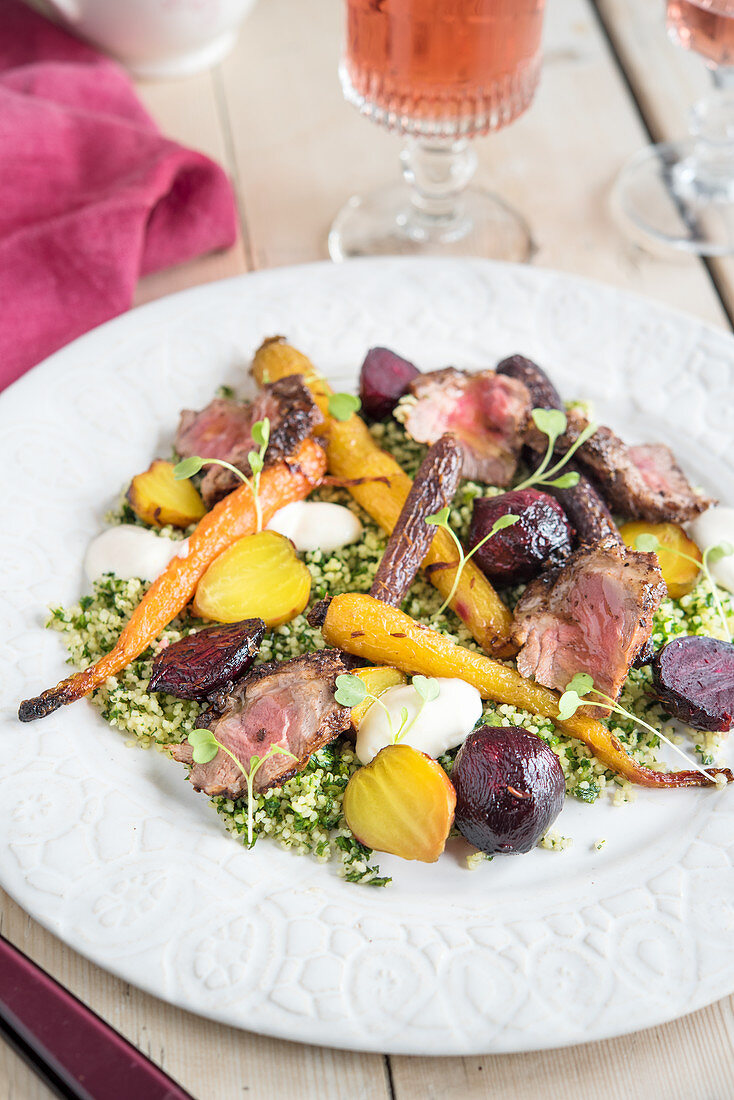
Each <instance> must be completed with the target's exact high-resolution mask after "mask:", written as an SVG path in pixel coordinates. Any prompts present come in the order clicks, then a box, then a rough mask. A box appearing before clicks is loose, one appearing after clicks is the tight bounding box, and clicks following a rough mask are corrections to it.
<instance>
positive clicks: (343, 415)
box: [329, 393, 362, 420]
mask: <svg viewBox="0 0 734 1100" xmlns="http://www.w3.org/2000/svg"><path fill="white" fill-rule="evenodd" d="M361 408H362V402H361V401H360V399H359V398H358V397H357V395H356V394H355V393H332V394H331V395H330V397H329V416H333V417H334V419H335V420H349V417H350V416H351V415H352V413H356V412H359V410H360V409H361Z"/></svg>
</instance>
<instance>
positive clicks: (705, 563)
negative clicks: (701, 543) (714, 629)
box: [635, 534, 734, 642]
mask: <svg viewBox="0 0 734 1100" xmlns="http://www.w3.org/2000/svg"><path fill="white" fill-rule="evenodd" d="M635 550H641V551H642V552H643V553H646V554H650V553H652V554H659V553H660V552H661V551H663V552H665V553H668V554H675V555H676V557H679V558H683V559H684V560H685V561H689V562H692V564H693V565H695V566H697V567H698V569H699V570H700V571H701V573H703V575H704V577H705V578H706V584H707V585H708V587H709V591H710V593H711V597H712V599H713V601H714V605H715V607H716V611H717V613H718V616H719V619H720V620H721V626H722V628H723V631H724V633H725V634H726V640H727V641H728V642H730V641H731V630H730V629H729V620H728V618H727V615H726V612H725V611H724V607H723V604H722V602H721V597H720V596H719V589H718V588H717V586H716V581H715V580H714V578H713V577H712V575H711V570H710V569H709V566H710V565H715V564H716V562H717V561H721V559H722V558H728V557H730V556H731V555H732V554H734V546H732V544H731V543H730V542H719V543H717V544H716V546H707V547H706V549H705V550H704V552H703V554H702V555H701V558H702V560H701V561H698V559H697V558H694V557H693V556H692V555H691V554H686V553H684V551H683V550H678V549H677V548H676V547H674V546H668V545H667V543H661V542H660V539H659V538H658V537H657V536H656V535H652V534H649V535H638V536H637V538H636V539H635Z"/></svg>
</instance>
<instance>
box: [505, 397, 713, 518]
mask: <svg viewBox="0 0 734 1100" xmlns="http://www.w3.org/2000/svg"><path fill="white" fill-rule="evenodd" d="M587 424H588V421H587V420H586V418H585V417H584V416H583V415H582V414H581V413H579V412H578V411H577V410H573V409H572V410H571V411H570V412H569V413H568V428H567V430H566V432H565V434H564V435H563V436H561V438H560V439H559V440H558V443H557V444H556V453H557V454H564V453H565V452H566V451H567V450H568V448H569V447H570V446H571V445H572V444H573V443H575V442H576V440H577V439H578V437H579V435H580V434H581V432H582V431H583V430H584V428H585V427H586V426H587ZM543 439H544V437H542V436H540V434H539V433H538V432H537V430H536V429H531V430H530V431H529V432H528V437H527V442H528V443H529V444H530V446H532V447H533V448H534V449H536V450H537V449H539V448H540V447H542V446H543ZM575 459H576V460H577V461H578V464H579V466H581V468H582V469H583V470H584V472H585V473H586V474H588V475H589V476H590V477H592V478H593V479H594V481H595V483H596V484H597V485H598V487H599V489H600V491H601V493H602V494H603V495H604V498H605V499H606V501H607V503H608V505H609V506H610V508H612V510H613V511H615V512H619V513H620V514H622V515H624V516H628V517H630V518H633V519H644V520H647V521H648V522H650V523H665V522H672V523H686V522H687V521H688V520H691V519H693V518H694V517H695V516H697V515H699V514H700V513H701V512H705V511H706V509H707V508H710V507H711V505H712V504H715V503H716V501H715V500H713V499H712V498H711V497H706V496H703V495H699V494H697V493H695V492H694V490H693V488H692V486H691V484H690V482H689V481H688V479H687V477H686V475H685V474H684V473H683V471H682V470H681V468H680V466H679V465H678V463H677V462H676V461H675V457H674V455H673V452H672V451H671V450H670V448H669V447H667V446H666V445H665V444H664V443H644V444H641V445H640V446H638V447H628V446H627V444H626V443H624V442H623V441H622V440H621V439H620V438H619V436H618V435H615V433H614V432H613V431H612V430H611V428H607V427H605V426H604V425H600V426H599V427H598V428H597V430H596V431H595V433H594V435H593V436H592V437H591V438H590V439H589V440H587V442H586V443H584V445H583V446H582V447H580V448H579V450H578V451H577V452H576V455H575Z"/></svg>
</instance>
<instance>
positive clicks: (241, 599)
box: [193, 531, 311, 629]
mask: <svg viewBox="0 0 734 1100" xmlns="http://www.w3.org/2000/svg"><path fill="white" fill-rule="evenodd" d="M310 593H311V574H310V573H309V571H308V568H307V566H306V565H305V563H304V562H302V561H301V560H300V558H299V557H298V556H297V554H296V551H295V547H294V546H293V543H292V542H291V541H290V539H287V538H285V537H284V536H283V535H277V534H276V533H275V531H259V532H258V533H257V534H255V535H246V536H245V538H242V539H238V540H237V542H234V543H232V545H231V546H230V547H229V548H228V549H227V550H225V551H224V553H223V554H220V555H219V557H218V558H217V559H216V560H215V561H214V562H212V564H211V565H210V566H209V568H208V569H207V571H206V573H205V574H204V576H203V577H202V578H201V580H200V581H199V585H198V587H197V589H196V595H195V596H194V603H193V610H194V613H195V614H196V615H200V616H201V617H202V618H204V619H213V620H214V621H215V622H218V623H236V622H239V621H240V620H241V619H262V620H263V621H264V622H265V625H266V626H268V627H269V628H271V629H272V628H273V627H276V626H281V625H282V624H283V623H287V622H289V621H290V620H291V619H293V618H295V616H296V615H300V613H301V612H302V611H303V609H304V608H305V606H306V604H307V603H308V597H309V595H310Z"/></svg>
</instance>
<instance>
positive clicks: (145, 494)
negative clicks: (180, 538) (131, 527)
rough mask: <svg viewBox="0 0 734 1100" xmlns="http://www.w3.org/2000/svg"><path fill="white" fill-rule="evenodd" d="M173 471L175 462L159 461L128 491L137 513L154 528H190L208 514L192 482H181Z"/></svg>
mask: <svg viewBox="0 0 734 1100" xmlns="http://www.w3.org/2000/svg"><path fill="white" fill-rule="evenodd" d="M173 470H174V466H173V463H172V462H164V461H163V459H162V458H156V459H155V461H154V462H152V463H151V464H150V466H149V467H148V469H147V470H146V471H145V472H144V473H142V474H137V476H136V477H134V478H133V479H132V482H131V484H130V488H129V489H128V491H127V499H128V500H129V502H130V506H131V507H132V509H133V511H134V512H135V514H136V515H138V516H139V517H140V519H142V520H143V522H144V523H149V524H150V525H151V527H166V526H167V525H168V524H170V525H171V526H172V527H188V526H189V524H190V523H196V522H197V521H198V520H200V519H201V518H202V516H203V515H204V514H205V512H206V508H205V507H204V502H203V501H202V499H201V496H200V495H199V491H198V489H197V488H196V487H195V486H194V485H193V484H192V483H191V482H190V481H189V480H188V478H184V479H183V480H180V481H177V480H176V478H175V477H174V476H173Z"/></svg>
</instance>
